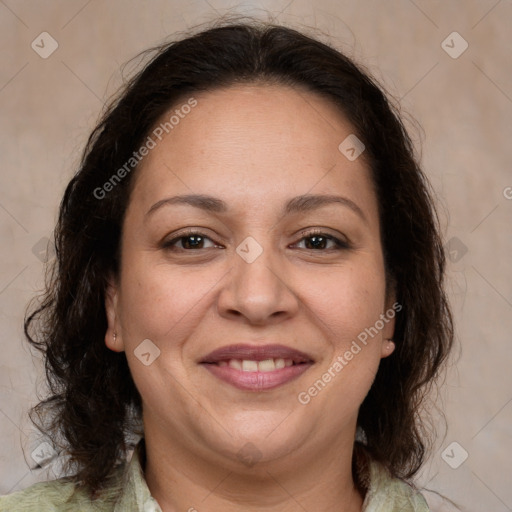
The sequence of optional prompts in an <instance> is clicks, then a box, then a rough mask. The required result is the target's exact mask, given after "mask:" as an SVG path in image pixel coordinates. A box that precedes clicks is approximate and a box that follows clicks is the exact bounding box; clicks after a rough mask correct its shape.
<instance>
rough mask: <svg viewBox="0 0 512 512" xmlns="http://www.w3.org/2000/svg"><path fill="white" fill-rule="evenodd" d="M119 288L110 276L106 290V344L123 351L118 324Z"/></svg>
mask: <svg viewBox="0 0 512 512" xmlns="http://www.w3.org/2000/svg"><path fill="white" fill-rule="evenodd" d="M117 298H118V290H117V286H116V284H115V282H114V280H113V278H110V279H109V281H108V285H107V287H106V290H105V313H106V315H107V330H106V332H105V345H106V346H107V347H108V348H109V349H110V350H113V351H114V352H123V351H124V345H123V342H122V338H121V336H120V332H119V331H120V329H119V325H118V311H117V310H118V301H117Z"/></svg>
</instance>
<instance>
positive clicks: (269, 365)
mask: <svg viewBox="0 0 512 512" xmlns="http://www.w3.org/2000/svg"><path fill="white" fill-rule="evenodd" d="M275 369H276V364H275V362H274V360H273V359H265V360H264V361H260V362H259V363H258V370H259V371H260V372H271V371H272V370H275Z"/></svg>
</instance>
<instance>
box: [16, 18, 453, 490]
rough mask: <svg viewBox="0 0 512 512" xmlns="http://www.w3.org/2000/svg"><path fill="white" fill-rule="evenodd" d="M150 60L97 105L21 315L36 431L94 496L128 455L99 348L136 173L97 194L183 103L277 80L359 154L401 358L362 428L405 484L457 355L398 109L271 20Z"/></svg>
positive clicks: (202, 36)
mask: <svg viewBox="0 0 512 512" xmlns="http://www.w3.org/2000/svg"><path fill="white" fill-rule="evenodd" d="M151 51H152V52H154V53H153V54H151V56H150V58H149V60H148V62H147V63H146V64H145V65H144V66H143V67H142V69H141V70H140V71H139V72H138V73H137V74H136V75H134V76H133V77H132V78H131V79H130V80H129V81H127V83H126V84H125V86H123V88H122V90H121V91H120V92H119V93H118V94H117V96H116V98H115V99H114V100H113V101H111V102H110V104H109V105H108V106H107V108H106V109H105V111H104V113H103V115H102V118H101V120H100V122H99V124H98V125H97V126H96V127H95V128H94V130H93V132H92V133H91V135H90V137H89V139H88V142H87V145H86V147H85V149H84V152H83V156H82V159H81V162H80V165H79V168H78V170H77V172H76V173H75V174H74V176H73V178H72V179H71V181H70V182H69V184H68V185H67V188H66V190H65V193H64V196H63V198H62V202H61V204H60V210H59V216H58V221H57V224H56V228H55V232H54V238H55V248H56V259H55V260H54V263H53V267H52V268H51V269H50V270H51V271H50V272H49V274H48V278H47V283H46V288H45V292H44V294H43V296H42V297H41V300H40V302H39V303H38V304H37V306H33V307H32V308H31V310H29V311H28V312H27V316H26V318H25V333H26V336H27V338H28V340H29V342H30V343H31V344H32V345H33V346H34V347H36V348H37V349H38V350H40V351H41V352H42V353H43V355H44V361H45V369H46V377H47V381H48V385H49V395H48V397H47V398H46V399H44V400H43V401H42V402H40V403H39V404H38V405H36V406H35V407H34V408H33V410H32V411H31V417H32V419H33V421H34V423H35V424H36V425H37V426H38V427H39V428H40V429H41V430H42V431H43V432H45V433H46V434H47V435H49V436H51V438H52V440H53V443H54V444H55V445H56V446H57V447H58V448H59V449H60V450H61V451H62V453H64V454H66V456H67V459H68V471H70V472H71V473H72V474H73V476H72V478H73V479H74V481H75V482H76V483H77V485H81V486H85V487H87V488H88V489H89V490H90V492H91V495H92V494H95V493H96V492H97V491H98V490H100V489H101V487H102V483H104V482H105V481H106V479H107V478H108V477H109V476H110V475H111V474H112V472H113V469H114V467H115V465H116V464H117V463H118V462H120V461H122V460H123V459H124V458H125V457H126V455H127V452H128V450H129V448H130V444H129V442H128V439H129V437H130V434H131V433H133V432H134V431H136V429H137V428H138V426H139V425H140V419H141V398H140V396H139V394H138V391H137V389H136V387H135V385H134V382H133V380H132V377H131V375H130V371H129V368H128V364H127V361H126V357H125V354H124V353H116V352H113V351H111V350H109V349H108V348H107V347H106V346H105V342H104V337H105V332H106V329H107V319H106V312H105V302H104V297H105V291H106V286H107V279H108V277H109V276H110V275H112V274H114V275H116V273H117V272H118V270H119V256H120V254H119V248H120V238H121V229H122V223H123V218H124V214H125V211H126V209H127V205H128V202H129V200H130V193H131V188H132V184H133V181H134V175H135V174H136V172H137V167H136V166H135V167H134V169H133V170H132V171H131V172H129V173H127V174H126V176H125V177H124V178H123V179H122V180H120V181H119V183H117V184H115V186H113V187H111V190H110V191H109V192H108V193H106V194H101V195H103V196H104V197H99V196H100V194H98V192H97V191H98V190H99V188H101V187H103V185H104V184H105V183H107V182H108V181H109V179H111V177H112V175H113V174H115V173H116V172H117V170H118V169H120V168H122V167H123V165H124V164H125V163H126V162H127V161H129V160H130V158H132V157H133V152H134V151H136V150H137V149H138V148H139V147H140V146H141V145H142V144H143V142H144V140H145V139H146V138H147V136H148V135H149V134H150V133H151V130H152V129H154V127H155V126H156V125H157V123H158V121H159V120H160V119H161V117H162V115H163V114H165V113H166V112H168V111H169V109H170V108H171V107H173V106H175V105H177V104H178V102H179V101H181V100H182V99H183V98H186V97H187V96H190V95H192V94H194V93H198V92H201V91H208V90H212V89H215V88H222V87H228V86H230V85H234V84H237V83H268V84H283V85H289V86H292V87H301V88H302V89H303V90H307V91H310V92H312V93H314V94H319V95H321V96H323V97H324V98H327V99H328V100H329V101H330V102H331V104H332V105H333V108H337V109H339V111H340V113H341V114H342V115H343V116H344V117H345V118H346V119H347V120H348V121H349V122H350V124H351V125H352V127H353V130H354V133H355V134H356V135H357V137H358V138H359V139H361V141H362V142H363V143H364V145H365V146H366V150H365V153H364V157H365V159H366V163H367V165H368V167H369V169H370V172H371V176H372V179H373V183H374V186H375V190H376V193H377V198H378V203H379V215H380V225H381V241H382V247H383V252H384V260H385V267H386V276H387V282H388V284H390V283H391V284H392V285H393V288H394V290H395V293H396V300H397V301H398V302H399V304H400V305H402V310H401V311H400V312H397V314H396V324H395V326H396V327H395V334H394V341H395V344H396V349H395V352H394V354H393V355H392V356H391V357H388V358H385V359H383V360H381V363H380V366H379V369H378V372H377V375H376V378H375V381H374V383H373V385H372V387H371V389H370V391H369V393H368V395H367V396H366V398H365V400H364V402H363V403H362V405H361V407H360V411H359V416H358V427H359V428H360V429H362V431H363V432H364V434H365V438H366V440H365V444H366V449H367V451H368V453H369V454H370V456H371V457H372V458H373V459H374V460H377V461H379V462H381V463H382V464H384V465H385V466H386V467H387V468H388V469H389V471H390V472H391V473H392V474H393V475H394V476H396V477H398V478H402V479H410V478H411V477H412V476H413V475H414V474H415V473H416V472H417V471H418V469H419V467H420V466H421V464H422V462H423V461H424V458H425V456H426V453H427V447H428V445H429V435H428V429H425V422H424V420H421V419H420V415H419V412H420V411H423V410H424V409H425V407H424V404H425V398H426V397H427V394H428V392H429V391H430V388H431V387H432V384H434V383H435V382H437V377H438V376H439V375H440V370H441V369H442V367H443V363H444V362H445V361H446V358H447V356H448V354H449V352H450V349H451V347H452V344H453V322H452V315H451V312H450V308H449V306H448V302H447V299H446V296H445V292H444V291H443V278H444V269H445V256H444V252H443V246H442V241H441V236H440V227H439V220H438V216H437V213H436V209H435V206H434V200H433V194H432V191H431V187H430V185H429V183H428V181H427V179H426V177H425V175H424V173H423V172H422V170H421V168H420V166H419V164H418V161H417V158H416V156H415V152H414V146H413V143H412V141H411V139H410V137H409V135H408V134H407V131H406V129H405V128H404V124H403V121H402V120H401V117H400V115H399V113H398V110H397V108H396V107H394V106H393V105H392V102H391V101H390V100H388V99H387V95H386V94H385V93H384V92H383V89H382V88H381V86H379V85H378V84H377V82H376V81H375V80H374V79H373V78H371V76H370V75H369V74H368V73H367V72H366V71H363V69H362V68H361V67H360V66H358V65H356V64H355V63H354V62H353V61H352V60H351V59H350V58H348V57H347V56H345V55H344V54H343V53H341V52H340V51H338V50H336V49H334V48H333V47H331V46H329V45H327V44H325V43H323V42H320V41H318V40H316V39H315V38H313V37H310V36H308V35H306V34H304V33H301V32H299V31H296V30H293V29H290V28H287V27H284V26H280V25H275V24H272V23H265V22H260V21H255V20H251V19H249V21H247V20H244V21H240V20H237V21H236V22H233V21H231V22H228V23H225V22H221V23H217V24H214V25H213V26H209V27H208V28H206V29H202V30H201V31H198V32H195V33H192V34H189V35H187V36H186V37H184V38H182V39H180V40H177V41H173V42H170V43H166V44H164V45H162V46H159V47H158V48H154V49H152V50H151ZM95 191H96V193H95Z"/></svg>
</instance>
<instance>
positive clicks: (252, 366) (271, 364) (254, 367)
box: [217, 357, 293, 372]
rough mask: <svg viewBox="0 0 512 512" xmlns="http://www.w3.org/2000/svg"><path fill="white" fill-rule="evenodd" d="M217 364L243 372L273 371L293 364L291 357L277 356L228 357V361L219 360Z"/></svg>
mask: <svg viewBox="0 0 512 512" xmlns="http://www.w3.org/2000/svg"><path fill="white" fill-rule="evenodd" d="M217 364H218V365H219V366H229V367H230V368H234V369H235V370H241V371H243V372H273V371H274V370H280V369H281V368H285V367H288V366H292V365H293V360H292V359H283V358H281V357H278V358H276V359H265V360H263V361H252V360H250V359H244V360H243V361H242V360H240V359H230V360H229V361H219V362H218V363H217Z"/></svg>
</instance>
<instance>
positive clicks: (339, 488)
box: [145, 432, 363, 512]
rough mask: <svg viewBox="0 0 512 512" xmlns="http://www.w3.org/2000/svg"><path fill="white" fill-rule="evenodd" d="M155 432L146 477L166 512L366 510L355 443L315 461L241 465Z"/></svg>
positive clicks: (150, 441)
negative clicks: (213, 457)
mask: <svg viewBox="0 0 512 512" xmlns="http://www.w3.org/2000/svg"><path fill="white" fill-rule="evenodd" d="M151 434H152V433H151V432H146V465H145V477H146V481H147V484H148V487H149V489H150V492H151V494H152V496H153V497H154V498H155V499H156V500H157V501H158V503H159V504H160V507H161V508H162V510H163V512H178V511H188V512H195V511H197V512H202V511H204V510H208V511H209V512H220V511H222V512H238V511H240V510H244V511H247V512H253V511H254V512H255V511H261V510H265V511H266V512H278V511H279V512H297V511H302V510H315V511H318V512H323V511H337V512H360V511H361V510H362V503H363V497H362V496H361V494H360V493H359V491H358V490H357V488H356V486H355V484H354V480H353V476H352V452H353V439H351V440H349V441H350V442H337V446H332V445H329V447H328V448H326V449H325V450H324V451H323V452H322V451H319V450H315V451H314V453H312V454H311V456H310V457H305V456H304V454H301V455H300V457H299V456H297V457H294V456H293V455H290V456H289V457H287V460H286V461H285V460H273V461H269V462H257V463H256V464H254V466H252V467H248V466H244V465H243V464H241V463H240V464H239V465H240V466H242V467H237V466H236V464H235V465H234V466H233V465H229V464H225V465H222V463H220V462H219V461H215V462H212V461H211V460H207V458H206V457H200V456H198V454H197V453H196V452H191V451H188V450H187V449H186V448H185V447H184V446H183V444H182V443H179V442H173V440H172V439H169V436H166V437H165V438H159V437H158V436H153V435H151ZM155 434H156V433H155ZM162 454H165V455H162ZM292 459H293V460H292ZM219 460H220V458H219Z"/></svg>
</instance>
